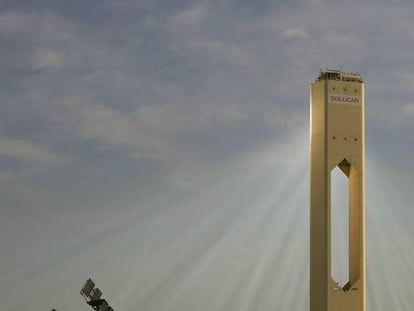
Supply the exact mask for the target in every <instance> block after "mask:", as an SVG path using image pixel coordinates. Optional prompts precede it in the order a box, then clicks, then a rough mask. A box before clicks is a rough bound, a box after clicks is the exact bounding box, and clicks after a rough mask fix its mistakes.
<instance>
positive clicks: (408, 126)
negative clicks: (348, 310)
mask: <svg viewBox="0 0 414 311" xmlns="http://www.w3.org/2000/svg"><path fill="white" fill-rule="evenodd" d="M413 20H414V4H412V3H411V2H410V1H405V0H387V1H385V0H379V1H378V0H362V1H361V0H359V1H356V0H355V1H354V0H350V1H346V2H345V1H336V0H334V1H327V0H292V1H284V0H275V1H271V0H254V1H248V0H211V1H196V0H168V1H159V0H117V1H115V0H112V1H111V0H100V1H92V0H87V1H85V0H71V1H65V0H39V1H31V0H25V1H23V0H21V1H16V0H2V1H1V2H0V40H1V45H0V69H1V70H0V309H1V310H2V311H17V310H26V309H30V310H51V309H52V308H57V310H58V311H69V310H80V311H86V310H89V306H88V305H86V304H85V303H84V301H83V300H82V297H81V296H80V294H79V290H80V288H81V286H82V284H83V282H84V281H85V280H86V279H87V278H89V277H91V278H92V279H93V280H94V281H95V282H96V284H97V285H98V287H100V289H101V290H102V291H103V293H104V298H107V300H108V301H109V302H110V303H111V304H112V306H113V307H114V309H115V310H117V311H133V310H142V311H164V310H165V311H175V310H177V311H178V310H180V311H190V310H192V311H193V310H197V311H210V310H211V311H224V310H226V311H228V310H238V311H250V310H257V311H267V310H307V309H308V306H309V303H308V299H309V294H308V282H309V277H308V271H309V268H308V260H309V252H308V246H309V243H308V230H309V225H308V220H309V198H308V195H309V194H308V188H309V173H308V171H309V156H308V153H309V83H311V82H312V81H313V80H314V78H315V77H316V76H317V75H318V73H319V70H320V68H326V67H336V68H339V67H341V68H343V70H345V71H358V72H360V73H361V75H362V77H363V79H364V80H365V82H366V102H367V107H366V116H367V120H366V126H367V139H366V141H367V261H368V268H367V270H368V271H367V274H368V281H367V283H368V289H367V304H368V310H376V311H389V310H412V305H413V304H414V298H413V295H412V292H413V290H412V286H411V283H412V279H413V278H414V266H413V264H412V258H413V257H414V244H413V236H414V226H412V221H414V210H413V208H412V202H414V192H413V191H412V185H414V174H413V163H412V159H413V157H414V135H413V134H414V101H413V100H412V98H413V95H414V88H413V85H414V22H413ZM338 271H339V274H341V273H343V272H341V271H342V270H341V269H339V270H338ZM340 277H341V276H339V278H340Z"/></svg>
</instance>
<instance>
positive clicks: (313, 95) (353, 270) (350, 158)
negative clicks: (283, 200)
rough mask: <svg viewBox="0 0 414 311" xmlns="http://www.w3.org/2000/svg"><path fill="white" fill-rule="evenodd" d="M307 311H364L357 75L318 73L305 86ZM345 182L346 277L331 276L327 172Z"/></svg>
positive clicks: (361, 96) (362, 170)
mask: <svg viewBox="0 0 414 311" xmlns="http://www.w3.org/2000/svg"><path fill="white" fill-rule="evenodd" d="M310 99H311V143H310V145H311V172H310V178H311V186H310V310H311V311H365V179H364V175H365V121H364V120H365V113H364V110H365V109H364V106H365V99H364V83H363V81H362V79H361V77H360V75H359V74H356V73H345V72H342V71H341V70H334V69H326V70H321V72H320V74H319V76H318V78H317V79H316V81H315V82H314V83H312V84H311V87H310ZM336 167H338V168H339V169H340V170H341V171H342V172H343V173H344V174H345V176H346V177H347V179H348V209H349V210H348V212H349V219H347V222H348V224H349V236H348V246H349V252H348V253H349V257H348V258H347V260H348V262H349V266H348V267H349V269H348V270H349V278H348V282H347V283H346V284H344V285H343V286H342V285H339V283H338V282H337V281H336V280H334V279H333V277H332V264H333V263H332V260H331V257H332V256H331V254H332V251H331V250H332V239H331V236H332V235H331V232H332V230H335V229H337V228H333V226H332V222H331V219H332V217H331V215H332V214H331V172H332V170H334V169H335V168H336Z"/></svg>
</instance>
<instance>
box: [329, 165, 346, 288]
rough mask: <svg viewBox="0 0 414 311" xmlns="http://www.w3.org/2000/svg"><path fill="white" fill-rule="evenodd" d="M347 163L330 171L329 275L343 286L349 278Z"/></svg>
mask: <svg viewBox="0 0 414 311" xmlns="http://www.w3.org/2000/svg"><path fill="white" fill-rule="evenodd" d="M348 174H349V163H348V162H347V161H346V160H344V161H342V162H341V163H340V164H338V166H337V167H336V168H335V169H333V170H332V171H331V276H332V278H333V279H334V280H335V281H336V282H337V283H338V284H339V285H340V287H343V286H344V285H345V284H346V283H347V282H348V280H349V203H348V197H349V196H348V186H349V179H348V176H347V175H348Z"/></svg>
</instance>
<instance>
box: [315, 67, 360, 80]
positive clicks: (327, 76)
mask: <svg viewBox="0 0 414 311" xmlns="http://www.w3.org/2000/svg"><path fill="white" fill-rule="evenodd" d="M321 80H335V81H349V82H360V83H362V82H364V81H363V80H362V78H361V76H360V75H359V73H357V72H350V73H349V72H344V71H342V70H339V69H330V68H326V69H321V71H320V72H319V76H318V77H317V78H316V81H321Z"/></svg>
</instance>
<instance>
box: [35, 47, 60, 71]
mask: <svg viewBox="0 0 414 311" xmlns="http://www.w3.org/2000/svg"><path fill="white" fill-rule="evenodd" d="M65 63H66V61H65V54H64V53H62V52H59V51H56V50H53V49H37V50H36V51H35V52H34V55H33V68H34V69H35V70H42V69H49V68H51V69H54V68H56V69H57V68H61V67H63V66H64V65H65Z"/></svg>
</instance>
